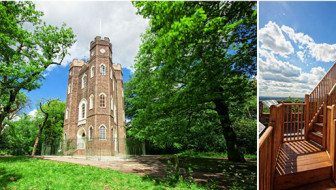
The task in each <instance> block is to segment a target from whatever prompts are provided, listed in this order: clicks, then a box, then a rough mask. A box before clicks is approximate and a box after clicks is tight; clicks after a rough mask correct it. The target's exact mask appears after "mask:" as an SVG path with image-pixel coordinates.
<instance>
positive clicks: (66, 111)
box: [65, 108, 69, 119]
mask: <svg viewBox="0 0 336 190" xmlns="http://www.w3.org/2000/svg"><path fill="white" fill-rule="evenodd" d="M68 117H69V109H68V108H67V109H66V110H65V119H68Z"/></svg>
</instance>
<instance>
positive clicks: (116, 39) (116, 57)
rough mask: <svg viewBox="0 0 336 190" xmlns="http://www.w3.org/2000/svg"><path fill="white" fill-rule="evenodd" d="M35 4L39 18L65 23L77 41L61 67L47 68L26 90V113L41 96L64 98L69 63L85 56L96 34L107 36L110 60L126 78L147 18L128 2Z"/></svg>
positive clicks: (145, 26)
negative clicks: (37, 85)
mask: <svg viewBox="0 0 336 190" xmlns="http://www.w3.org/2000/svg"><path fill="white" fill-rule="evenodd" d="M35 4H36V8H37V9H38V10H40V11H43V12H44V16H43V20H44V21H46V22H47V23H48V24H52V25H61V24H62V23H66V24H67V25H68V26H70V27H71V28H72V29H73V31H74V33H75V34H76V39H77V42H76V43H75V44H74V45H73V47H72V48H71V50H70V53H71V54H70V55H69V56H67V57H66V59H65V61H64V62H63V64H62V66H57V67H50V68H48V69H47V72H46V79H44V80H43V82H42V83H43V85H42V87H41V88H40V89H37V90H34V91H31V92H29V93H28V96H29V98H30V100H31V103H30V104H31V106H30V108H27V110H25V111H26V112H33V111H34V109H35V108H36V105H37V103H38V101H39V100H41V99H42V98H44V99H50V98H59V99H61V100H65V98H66V85H67V80H68V70H69V63H70V62H71V60H73V59H74V58H85V57H89V44H90V42H91V41H92V40H93V39H94V37H95V36H97V35H100V36H107V37H109V38H110V40H111V43H112V51H113V58H112V59H113V62H114V63H120V64H122V66H123V67H124V69H123V72H124V81H127V80H128V78H129V75H130V74H131V71H132V70H133V67H132V66H133V64H134V57H135V56H136V54H137V51H138V47H139V45H140V36H141V34H142V33H144V31H145V29H146V28H147V26H148V20H145V19H144V18H142V16H140V15H137V14H136V9H135V8H134V7H133V6H132V4H131V3H130V2H102V1H96V2H94V1H89V2H88V1H83V2H75V1H71V2H65V1H59V2H36V3H35ZM100 21H101V27H100ZM100 28H101V30H100Z"/></svg>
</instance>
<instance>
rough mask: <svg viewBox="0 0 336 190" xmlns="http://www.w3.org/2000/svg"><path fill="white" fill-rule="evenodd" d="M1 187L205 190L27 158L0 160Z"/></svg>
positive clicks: (180, 183) (188, 185)
mask: <svg viewBox="0 0 336 190" xmlns="http://www.w3.org/2000/svg"><path fill="white" fill-rule="evenodd" d="M36 179H38V180H36ZM0 184H1V186H2V187H3V188H5V189H18V190H20V189H22V190H25V189H69V190H70V189H71V190H72V189H88V190H89V189H94V190H96V189H106V190H109V189H146V190H147V189H203V188H201V187H199V186H196V185H195V184H190V183H185V182H178V183H177V184H175V187H172V186H169V184H167V183H157V182H155V181H152V180H147V179H144V178H142V177H141V176H138V175H135V174H125V173H121V172H118V171H113V170H110V169H101V168H97V167H92V166H81V165H78V164H69V163H62V162H55V161H47V160H40V159H33V158H25V157H7V158H0Z"/></svg>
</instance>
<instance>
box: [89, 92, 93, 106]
mask: <svg viewBox="0 0 336 190" xmlns="http://www.w3.org/2000/svg"><path fill="white" fill-rule="evenodd" d="M93 98H94V96H93V94H91V95H90V99H89V109H93V102H94V99H93Z"/></svg>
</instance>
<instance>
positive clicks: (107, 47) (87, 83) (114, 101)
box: [64, 36, 126, 156]
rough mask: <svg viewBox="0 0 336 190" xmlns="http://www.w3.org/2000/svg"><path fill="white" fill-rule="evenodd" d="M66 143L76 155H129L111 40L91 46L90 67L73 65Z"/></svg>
mask: <svg viewBox="0 0 336 190" xmlns="http://www.w3.org/2000/svg"><path fill="white" fill-rule="evenodd" d="M66 105H67V108H66V113H65V119H64V139H65V140H66V141H69V140H72V141H73V150H74V152H73V153H74V154H76V155H87V154H90V155H106V156H109V155H119V154H125V151H126V150H125V149H126V146H125V135H126V133H125V109H124V94H123V79H122V70H121V65H120V64H113V63H112V44H111V43H110V40H109V38H107V37H105V38H101V37H100V36H97V37H96V38H95V39H94V41H92V42H91V43H90V59H89V61H88V62H87V63H86V62H84V61H82V60H77V59H74V60H73V61H72V63H71V64H70V70H69V79H68V90H67V100H66Z"/></svg>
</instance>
